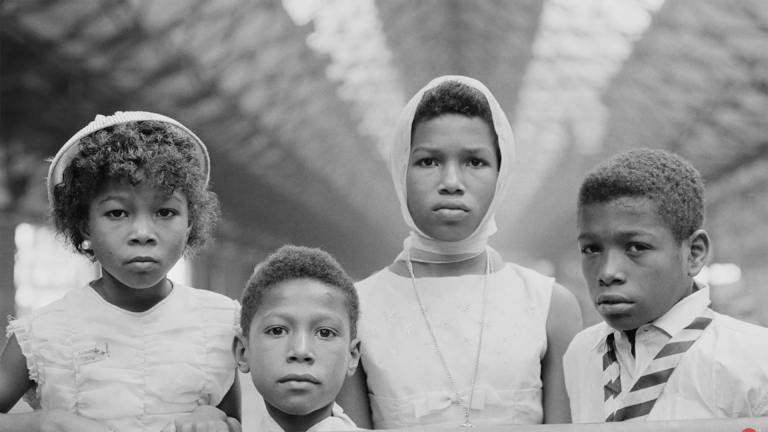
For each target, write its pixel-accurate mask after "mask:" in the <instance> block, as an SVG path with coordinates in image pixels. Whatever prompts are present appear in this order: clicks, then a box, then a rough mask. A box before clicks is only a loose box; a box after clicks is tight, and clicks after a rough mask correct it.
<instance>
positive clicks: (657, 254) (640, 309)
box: [578, 197, 708, 331]
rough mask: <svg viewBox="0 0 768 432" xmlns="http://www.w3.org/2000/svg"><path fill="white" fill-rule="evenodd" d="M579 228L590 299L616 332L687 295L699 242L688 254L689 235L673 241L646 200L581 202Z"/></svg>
mask: <svg viewBox="0 0 768 432" xmlns="http://www.w3.org/2000/svg"><path fill="white" fill-rule="evenodd" d="M578 227H579V248H580V249H581V268H582V272H583V274H584V279H585V281H586V284H587V288H588V289H589V294H590V297H591V298H592V302H593V303H594V305H595V307H596V308H597V311H598V312H599V313H600V315H602V316H603V319H605V321H606V322H607V323H608V325H610V326H611V327H613V328H615V329H616V330H622V331H626V330H632V329H636V328H638V327H640V326H641V325H643V324H647V323H649V322H651V321H653V320H655V319H656V318H658V317H660V316H661V315H663V314H664V313H666V312H667V311H668V310H669V309H670V308H671V307H672V306H673V305H674V304H675V303H677V302H678V301H680V300H681V299H682V298H683V297H685V296H687V295H688V294H690V292H691V290H692V283H693V281H692V276H695V275H696V274H697V273H698V271H699V270H700V268H701V267H700V266H703V264H704V263H703V262H702V261H701V260H700V259H697V258H696V256H697V254H698V253H699V252H700V251H699V250H698V249H697V248H698V247H699V246H700V244H699V243H698V240H696V242H697V244H696V246H694V249H696V250H694V253H693V255H692V254H691V239H685V240H684V241H683V242H682V244H678V243H677V241H675V239H674V237H673V235H672V231H671V230H670V229H669V228H668V227H667V225H666V224H664V223H663V222H662V221H661V218H660V216H659V215H658V212H657V211H656V204H654V203H653V202H652V201H651V200H649V199H648V198H629V197H627V198H619V199H616V200H614V201H610V202H607V203H599V204H591V205H587V206H583V207H582V208H581V209H579V221H578ZM699 232H703V231H701V230H700V231H697V233H699ZM704 236H706V233H704ZM691 238H697V237H696V234H694V236H692V237H691ZM707 241H708V240H707ZM707 246H708V243H707ZM699 258H700V257H699ZM705 260H706V250H705V251H704V261H705Z"/></svg>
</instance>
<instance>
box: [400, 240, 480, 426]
mask: <svg viewBox="0 0 768 432" xmlns="http://www.w3.org/2000/svg"><path fill="white" fill-rule="evenodd" d="M485 254H486V255H485V256H486V264H485V282H484V283H483V302H482V305H481V307H482V312H481V315H480V338H479V340H478V342H477V355H476V356H475V368H474V369H473V370H472V387H470V391H469V405H468V406H466V407H465V406H464V402H462V401H461V396H460V395H459V390H458V388H457V387H456V383H455V382H454V381H453V376H452V375H451V371H450V370H449V369H448V363H447V362H446V361H445V356H444V355H443V351H442V350H441V349H440V345H438V344H437V337H436V336H435V332H434V330H432V323H431V322H430V321H429V317H428V316H427V310H426V309H425V308H424V302H422V301H421V296H420V295H419V289H418V288H417V287H416V275H415V274H414V273H413V264H411V255H410V252H409V253H408V256H407V257H406V259H405V263H406V264H407V265H408V272H409V273H410V274H411V282H413V290H414V291H415V292H416V299H417V300H418V301H419V307H420V308H421V313H422V315H424V321H426V322H427V329H429V334H430V335H431V336H432V341H433V342H434V343H435V348H436V349H437V354H438V355H439V356H440V360H441V361H442V362H443V367H444V368H445V373H446V374H448V380H450V382H451V387H453V392H454V393H456V400H458V401H459V407H461V411H462V412H463V413H464V423H462V424H460V425H459V426H461V427H470V428H471V427H475V425H473V424H472V423H470V421H469V414H470V410H471V409H472V398H473V397H474V396H475V383H476V379H477V369H478V367H479V366H480V348H481V347H482V346H483V328H484V327H485V294H486V292H487V291H488V279H489V278H490V274H491V273H493V261H492V260H491V254H490V253H488V249H486V250H485Z"/></svg>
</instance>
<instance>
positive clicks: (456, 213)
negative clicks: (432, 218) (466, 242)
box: [435, 208, 469, 221]
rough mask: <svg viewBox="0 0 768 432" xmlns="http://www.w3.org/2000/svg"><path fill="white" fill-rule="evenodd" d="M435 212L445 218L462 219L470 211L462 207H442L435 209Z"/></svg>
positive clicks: (450, 219) (451, 219)
mask: <svg viewBox="0 0 768 432" xmlns="http://www.w3.org/2000/svg"><path fill="white" fill-rule="evenodd" d="M435 214H437V217H439V218H440V219H443V220H448V221H460V220H462V219H464V218H465V217H467V215H468V214H469V213H468V212H467V211H465V210H461V209H455V208H441V209H437V210H435Z"/></svg>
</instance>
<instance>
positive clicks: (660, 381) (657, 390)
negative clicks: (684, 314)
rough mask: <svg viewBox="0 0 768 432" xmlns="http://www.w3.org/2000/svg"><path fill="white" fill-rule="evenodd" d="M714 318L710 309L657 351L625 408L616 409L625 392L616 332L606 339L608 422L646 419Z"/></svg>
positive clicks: (604, 379)
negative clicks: (671, 378) (617, 351)
mask: <svg viewBox="0 0 768 432" xmlns="http://www.w3.org/2000/svg"><path fill="white" fill-rule="evenodd" d="M713 317H714V313H713V312H712V309H710V308H706V309H704V312H702V314H701V315H700V316H698V317H696V319H694V320H693V321H692V322H691V323H690V324H688V326H687V327H685V328H684V329H682V330H680V331H679V332H678V333H677V334H676V335H674V337H673V338H672V339H671V340H670V341H669V342H667V344H666V345H664V348H662V349H661V351H659V353H658V354H656V357H654V358H653V360H652V361H651V363H650V364H649V365H648V368H646V370H645V372H643V375H642V376H641V377H640V378H639V379H638V380H637V381H635V384H634V385H633V386H632V388H631V389H630V390H629V392H628V393H627V394H626V395H625V396H624V403H623V404H622V405H623V407H621V408H619V409H616V408H617V406H618V405H619V404H620V402H619V401H618V399H619V395H621V379H620V375H621V372H620V368H619V362H618V360H617V359H616V347H615V341H614V337H613V333H611V334H610V335H608V337H607V338H606V341H605V342H606V352H605V354H603V383H604V386H603V389H604V395H605V398H604V406H605V416H606V418H605V421H606V422H618V421H625V420H633V421H641V420H645V418H646V417H648V414H649V413H650V412H651V409H653V405H654V404H655V403H656V400H657V399H658V398H659V395H661V391H662V390H664V385H665V384H666V383H667V381H668V380H669V377H670V376H671V375H672V372H674V371H675V367H676V366H677V365H678V363H680V360H681V359H682V358H683V355H684V354H685V352H686V351H688V348H690V347H691V346H692V345H693V344H694V342H696V340H697V339H698V338H699V336H701V334H702V333H703V332H704V329H706V328H707V326H708V325H709V323H711V322H712V318H713Z"/></svg>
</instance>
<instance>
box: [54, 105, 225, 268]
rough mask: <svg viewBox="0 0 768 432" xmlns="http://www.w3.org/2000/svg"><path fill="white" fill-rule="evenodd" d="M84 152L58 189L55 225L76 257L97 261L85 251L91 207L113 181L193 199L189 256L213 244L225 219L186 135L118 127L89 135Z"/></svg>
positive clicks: (148, 126) (168, 129)
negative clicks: (145, 184)
mask: <svg viewBox="0 0 768 432" xmlns="http://www.w3.org/2000/svg"><path fill="white" fill-rule="evenodd" d="M78 147H79V148H78V152H77V154H76V155H75V157H74V158H73V159H72V161H71V162H70V163H69V165H68V166H67V167H66V168H65V169H64V173H63V178H62V182H61V183H59V184H57V185H56V186H54V189H53V193H54V197H55V199H54V200H53V208H52V209H51V210H52V211H51V220H52V222H53V225H54V226H55V227H56V230H57V231H58V232H59V233H60V234H61V235H62V236H64V238H66V239H67V241H68V242H69V244H70V245H71V246H72V247H73V248H74V249H75V251H76V252H78V253H81V254H83V255H86V256H88V257H89V258H91V259H94V256H93V252H92V251H90V250H84V249H83V248H82V246H81V244H82V242H83V240H84V238H83V235H82V230H87V229H88V212H89V208H90V204H91V201H92V200H93V198H94V197H95V196H96V194H97V193H98V192H99V190H100V189H101V187H102V186H103V185H104V184H105V183H106V182H107V181H109V180H110V179H126V180H127V181H128V182H129V183H130V184H131V185H137V184H138V183H140V182H145V181H146V182H149V183H150V184H151V185H152V186H153V187H156V188H162V189H164V190H165V191H166V192H167V193H170V194H172V193H173V192H174V191H175V190H177V189H179V190H181V191H182V192H184V194H185V195H186V196H187V202H188V204H187V206H188V210H189V225H190V226H191V227H192V230H191V232H190V234H189V238H188V240H187V243H186V246H185V248H184V254H185V255H186V256H190V255H192V254H193V253H194V251H195V250H197V249H198V248H200V247H201V246H203V245H204V244H205V243H206V242H208V241H209V240H210V239H211V234H212V231H213V229H214V226H215V224H216V222H217V221H218V219H219V214H220V212H219V201H218V198H217V197H216V194H214V193H213V192H211V191H210V190H208V188H207V186H206V182H207V178H206V173H204V172H203V169H202V167H200V162H199V161H198V158H197V155H196V153H195V152H196V147H195V144H194V143H193V142H192V140H191V138H190V137H189V135H188V134H186V133H185V132H184V131H182V130H181V129H179V128H178V127H176V126H174V125H171V124H169V123H165V122H160V121H153V120H146V121H135V122H129V123H122V124H117V125H114V126H110V127H107V128H105V129H101V130H98V131H96V132H94V133H92V134H89V135H86V136H84V137H83V138H81V139H80V142H79V143H78Z"/></svg>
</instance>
